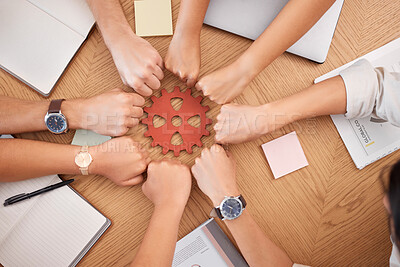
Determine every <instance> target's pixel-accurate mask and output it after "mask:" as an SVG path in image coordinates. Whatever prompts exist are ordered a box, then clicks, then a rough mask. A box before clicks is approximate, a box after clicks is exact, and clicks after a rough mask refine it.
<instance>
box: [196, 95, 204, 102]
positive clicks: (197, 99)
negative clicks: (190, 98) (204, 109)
mask: <svg viewBox="0 0 400 267" xmlns="http://www.w3.org/2000/svg"><path fill="white" fill-rule="evenodd" d="M195 99H196V101H197V102H199V103H200V102H201V100H203V98H202V97H201V95H199V96H198V97H196V98H195Z"/></svg>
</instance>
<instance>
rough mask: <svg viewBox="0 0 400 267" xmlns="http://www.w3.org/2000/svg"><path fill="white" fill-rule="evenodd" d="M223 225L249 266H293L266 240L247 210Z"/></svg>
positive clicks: (287, 258) (288, 259) (281, 251)
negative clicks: (227, 229)
mask: <svg viewBox="0 0 400 267" xmlns="http://www.w3.org/2000/svg"><path fill="white" fill-rule="evenodd" d="M225 224H226V225H227V227H228V228H229V231H230V232H231V233H232V235H233V237H234V238H235V241H236V243H237V244H238V246H239V249H240V251H241V252H242V254H243V256H244V258H245V259H246V261H247V263H248V264H249V265H250V266H263V267H264V266H274V267H275V266H292V265H293V262H292V261H291V260H290V258H289V257H288V255H287V254H286V252H285V251H283V250H282V249H281V248H279V247H278V246H277V245H275V244H274V243H273V242H272V241H271V240H270V239H268V237H267V236H266V235H265V233H264V232H263V231H262V230H261V228H260V227H259V226H258V224H257V223H256V222H255V221H254V219H253V218H252V216H251V215H250V213H249V212H248V211H247V210H245V211H243V213H242V215H241V216H240V217H239V218H237V219H235V220H232V221H229V220H226V221H225Z"/></svg>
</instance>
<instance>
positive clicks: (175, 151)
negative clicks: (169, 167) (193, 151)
mask: <svg viewBox="0 0 400 267" xmlns="http://www.w3.org/2000/svg"><path fill="white" fill-rule="evenodd" d="M180 153H181V151H180V150H179V149H174V156H175V157H178V156H179V154H180Z"/></svg>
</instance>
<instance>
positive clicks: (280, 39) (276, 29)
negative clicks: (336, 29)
mask: <svg viewBox="0 0 400 267" xmlns="http://www.w3.org/2000/svg"><path fill="white" fill-rule="evenodd" d="M334 2H335V1H334V0H323V1H321V0H291V1H289V2H288V3H287V4H286V6H285V7H284V8H283V9H282V10H281V12H280V13H279V14H278V16H277V17H276V18H275V19H274V20H273V22H272V23H271V24H270V25H269V26H268V27H267V29H266V30H265V31H264V32H263V33H262V34H261V35H260V36H259V37H258V39H257V40H256V41H254V43H253V44H252V45H251V46H250V47H249V49H248V50H247V51H246V52H245V53H244V54H243V55H242V56H241V57H240V58H239V60H240V62H241V63H242V64H246V65H248V66H249V69H250V72H251V73H249V75H250V76H251V78H254V77H255V76H256V75H257V74H258V73H259V72H261V71H262V70H263V69H264V68H265V67H267V66H268V65H269V64H270V63H271V62H272V61H274V60H275V59H276V58H277V57H278V56H279V55H281V54H282V53H283V52H285V51H286V50H287V49H288V48H289V47H290V46H292V45H293V44H294V43H295V42H296V41H297V40H298V39H300V38H301V37H302V36H303V35H304V34H305V33H306V32H307V31H308V30H309V29H310V28H311V27H312V26H313V25H314V24H315V23H316V22H317V21H318V20H319V19H320V18H321V17H322V15H323V14H324V13H325V12H326V11H327V10H328V9H329V7H330V6H331V5H332V4H333V3H334Z"/></svg>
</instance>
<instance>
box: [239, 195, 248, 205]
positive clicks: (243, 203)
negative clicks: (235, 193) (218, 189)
mask: <svg viewBox="0 0 400 267" xmlns="http://www.w3.org/2000/svg"><path fill="white" fill-rule="evenodd" d="M239 200H240V202H242V205H243V208H246V205H247V203H246V200H244V197H243V196H242V195H239Z"/></svg>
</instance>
